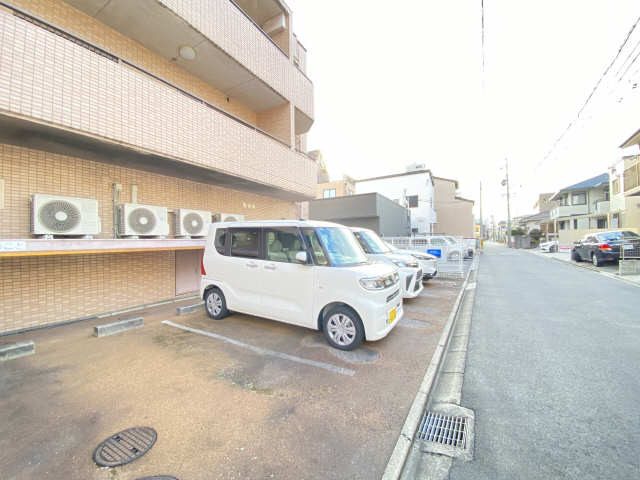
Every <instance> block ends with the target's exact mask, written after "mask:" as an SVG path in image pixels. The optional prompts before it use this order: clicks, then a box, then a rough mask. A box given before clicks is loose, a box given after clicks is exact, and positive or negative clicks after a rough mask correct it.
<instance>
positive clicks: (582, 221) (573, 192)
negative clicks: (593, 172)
mask: <svg viewBox="0 0 640 480" xmlns="http://www.w3.org/2000/svg"><path fill="white" fill-rule="evenodd" d="M550 200H551V201H557V202H558V205H557V206H555V207H554V208H552V209H551V210H550V219H551V221H553V222H554V227H555V230H556V231H557V232H558V241H559V243H560V244H561V245H570V244H571V243H573V242H574V241H576V240H578V239H580V238H582V237H584V235H586V234H587V233H589V232H592V231H596V230H606V229H608V228H609V225H610V224H611V222H610V219H609V174H608V173H603V174H601V175H598V176H595V177H592V178H589V179H587V180H583V181H582V182H579V183H576V184H574V185H569V186H568V187H564V188H562V189H560V190H559V191H557V192H556V193H554V194H553V196H552V197H551V198H550Z"/></svg>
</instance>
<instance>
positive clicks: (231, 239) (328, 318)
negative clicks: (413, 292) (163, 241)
mask: <svg viewBox="0 0 640 480" xmlns="http://www.w3.org/2000/svg"><path fill="white" fill-rule="evenodd" d="M201 270H202V280H201V284H200V296H201V298H202V299H203V300H204V302H205V308H206V311H207V314H208V315H209V316H210V317H211V318H213V319H215V320H220V319H222V318H224V317H226V316H227V315H229V314H230V313H231V312H241V313H246V314H249V315H256V316H259V317H264V318H268V319H272V320H277V321H279V322H285V323H291V324H293V325H299V326H301V327H307V328H312V329H316V330H321V331H322V332H323V333H324V336H325V338H326V339H327V342H329V344H330V345H331V346H333V347H335V348H338V349H340V350H353V349H354V348H356V347H358V345H360V344H361V343H362V342H363V341H364V340H367V341H371V340H379V339H381V338H383V337H385V336H386V335H387V334H388V333H389V332H390V331H391V330H392V329H393V328H394V327H395V326H396V325H397V324H398V322H399V321H400V319H401V318H402V315H403V313H404V312H403V309H402V291H403V289H402V286H401V285H400V276H399V275H398V273H397V268H396V267H395V266H393V265H389V264H385V263H381V262H378V263H375V262H371V261H370V260H369V259H368V258H367V256H366V255H365V253H364V252H363V251H362V248H360V245H359V244H358V242H357V241H356V239H355V238H354V236H353V234H352V233H351V231H350V230H349V229H348V228H346V227H344V226H343V225H338V224H335V223H328V222H312V221H285V220H282V221H254V222H218V223H212V224H211V227H210V229H209V236H208V237H207V242H206V244H205V249H204V256H203V258H202V265H201Z"/></svg>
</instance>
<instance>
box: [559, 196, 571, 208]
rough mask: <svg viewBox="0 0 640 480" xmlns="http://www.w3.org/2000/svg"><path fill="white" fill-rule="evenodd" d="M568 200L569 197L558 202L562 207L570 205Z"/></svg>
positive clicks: (564, 197)
mask: <svg viewBox="0 0 640 480" xmlns="http://www.w3.org/2000/svg"><path fill="white" fill-rule="evenodd" d="M568 199H569V197H568V196H567V195H565V196H563V197H560V201H559V202H558V205H560V206H561V207H564V206H566V205H568V204H569V202H568Z"/></svg>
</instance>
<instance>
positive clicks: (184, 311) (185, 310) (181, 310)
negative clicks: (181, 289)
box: [176, 302, 204, 315]
mask: <svg viewBox="0 0 640 480" xmlns="http://www.w3.org/2000/svg"><path fill="white" fill-rule="evenodd" d="M203 305H204V302H198V303H194V304H193V305H185V306H184V307H177V308H176V314H177V315H188V314H189V313H193V312H195V311H197V310H200V309H202V306H203Z"/></svg>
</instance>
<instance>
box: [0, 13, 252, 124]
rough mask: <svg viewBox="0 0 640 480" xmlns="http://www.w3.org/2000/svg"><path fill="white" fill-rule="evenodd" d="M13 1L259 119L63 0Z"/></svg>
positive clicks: (199, 93)
mask: <svg viewBox="0 0 640 480" xmlns="http://www.w3.org/2000/svg"><path fill="white" fill-rule="evenodd" d="M11 3H12V4H13V5H15V6H16V7H18V8H21V9H22V10H25V11H27V12H29V13H33V14H34V15H37V16H38V17H40V18H42V19H43V20H46V21H47V22H50V23H52V24H54V25H56V26H57V27H59V28H62V29H64V30H67V31H68V32H70V33H73V34H74V35H77V36H79V37H81V38H83V39H85V40H87V41H89V42H91V43H94V44H95V45H98V46H100V47H102V48H104V49H105V50H108V51H110V52H112V53H113V54H115V55H117V56H119V57H122V58H124V59H127V60H129V61H131V62H132V63H135V64H136V65H139V66H140V67H142V68H144V69H145V70H148V71H150V72H152V73H155V74H156V75H158V76H160V77H162V78H164V79H166V80H168V81H170V82H171V83H173V84H175V85H177V86H179V87H181V88H184V89H185V90H187V91H189V92H191V93H193V94H195V95H197V96H199V97H201V98H203V99H205V100H206V101H208V102H210V103H212V104H214V105H217V106H219V107H220V108H223V109H224V110H226V111H228V112H230V113H232V114H234V115H236V116H238V117H240V118H242V119H244V120H245V121H247V122H249V123H252V124H254V125H255V123H256V112H254V111H252V110H251V109H250V108H249V107H247V106H245V105H243V104H241V103H240V102H238V101H236V100H234V99H230V100H231V101H230V102H227V100H226V98H227V96H226V95H225V94H224V93H222V92H220V91H219V90H217V89H215V88H214V87H213V86H211V85H209V84H208V83H206V82H204V81H203V80H201V79H200V78H198V77H196V76H195V75H192V74H190V73H188V72H187V71H185V70H183V69H181V68H180V67H178V66H177V65H176V64H175V63H172V62H170V61H169V60H166V59H165V58H163V57H161V56H160V55H157V54H156V53H153V52H152V51H151V50H148V49H147V48H145V47H143V46H142V45H140V44H139V43H137V42H135V41H134V40H131V39H130V38H128V37H125V36H124V35H122V34H120V33H119V32H117V31H116V30H113V29H112V28H110V27H108V26H107V25H105V24H104V23H101V22H99V21H98V20H96V19H94V18H93V17H90V16H89V15H86V14H85V13H83V12H81V11H79V10H76V9H75V8H73V7H72V6H71V5H69V4H67V3H65V2H63V1H61V0H11Z"/></svg>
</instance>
